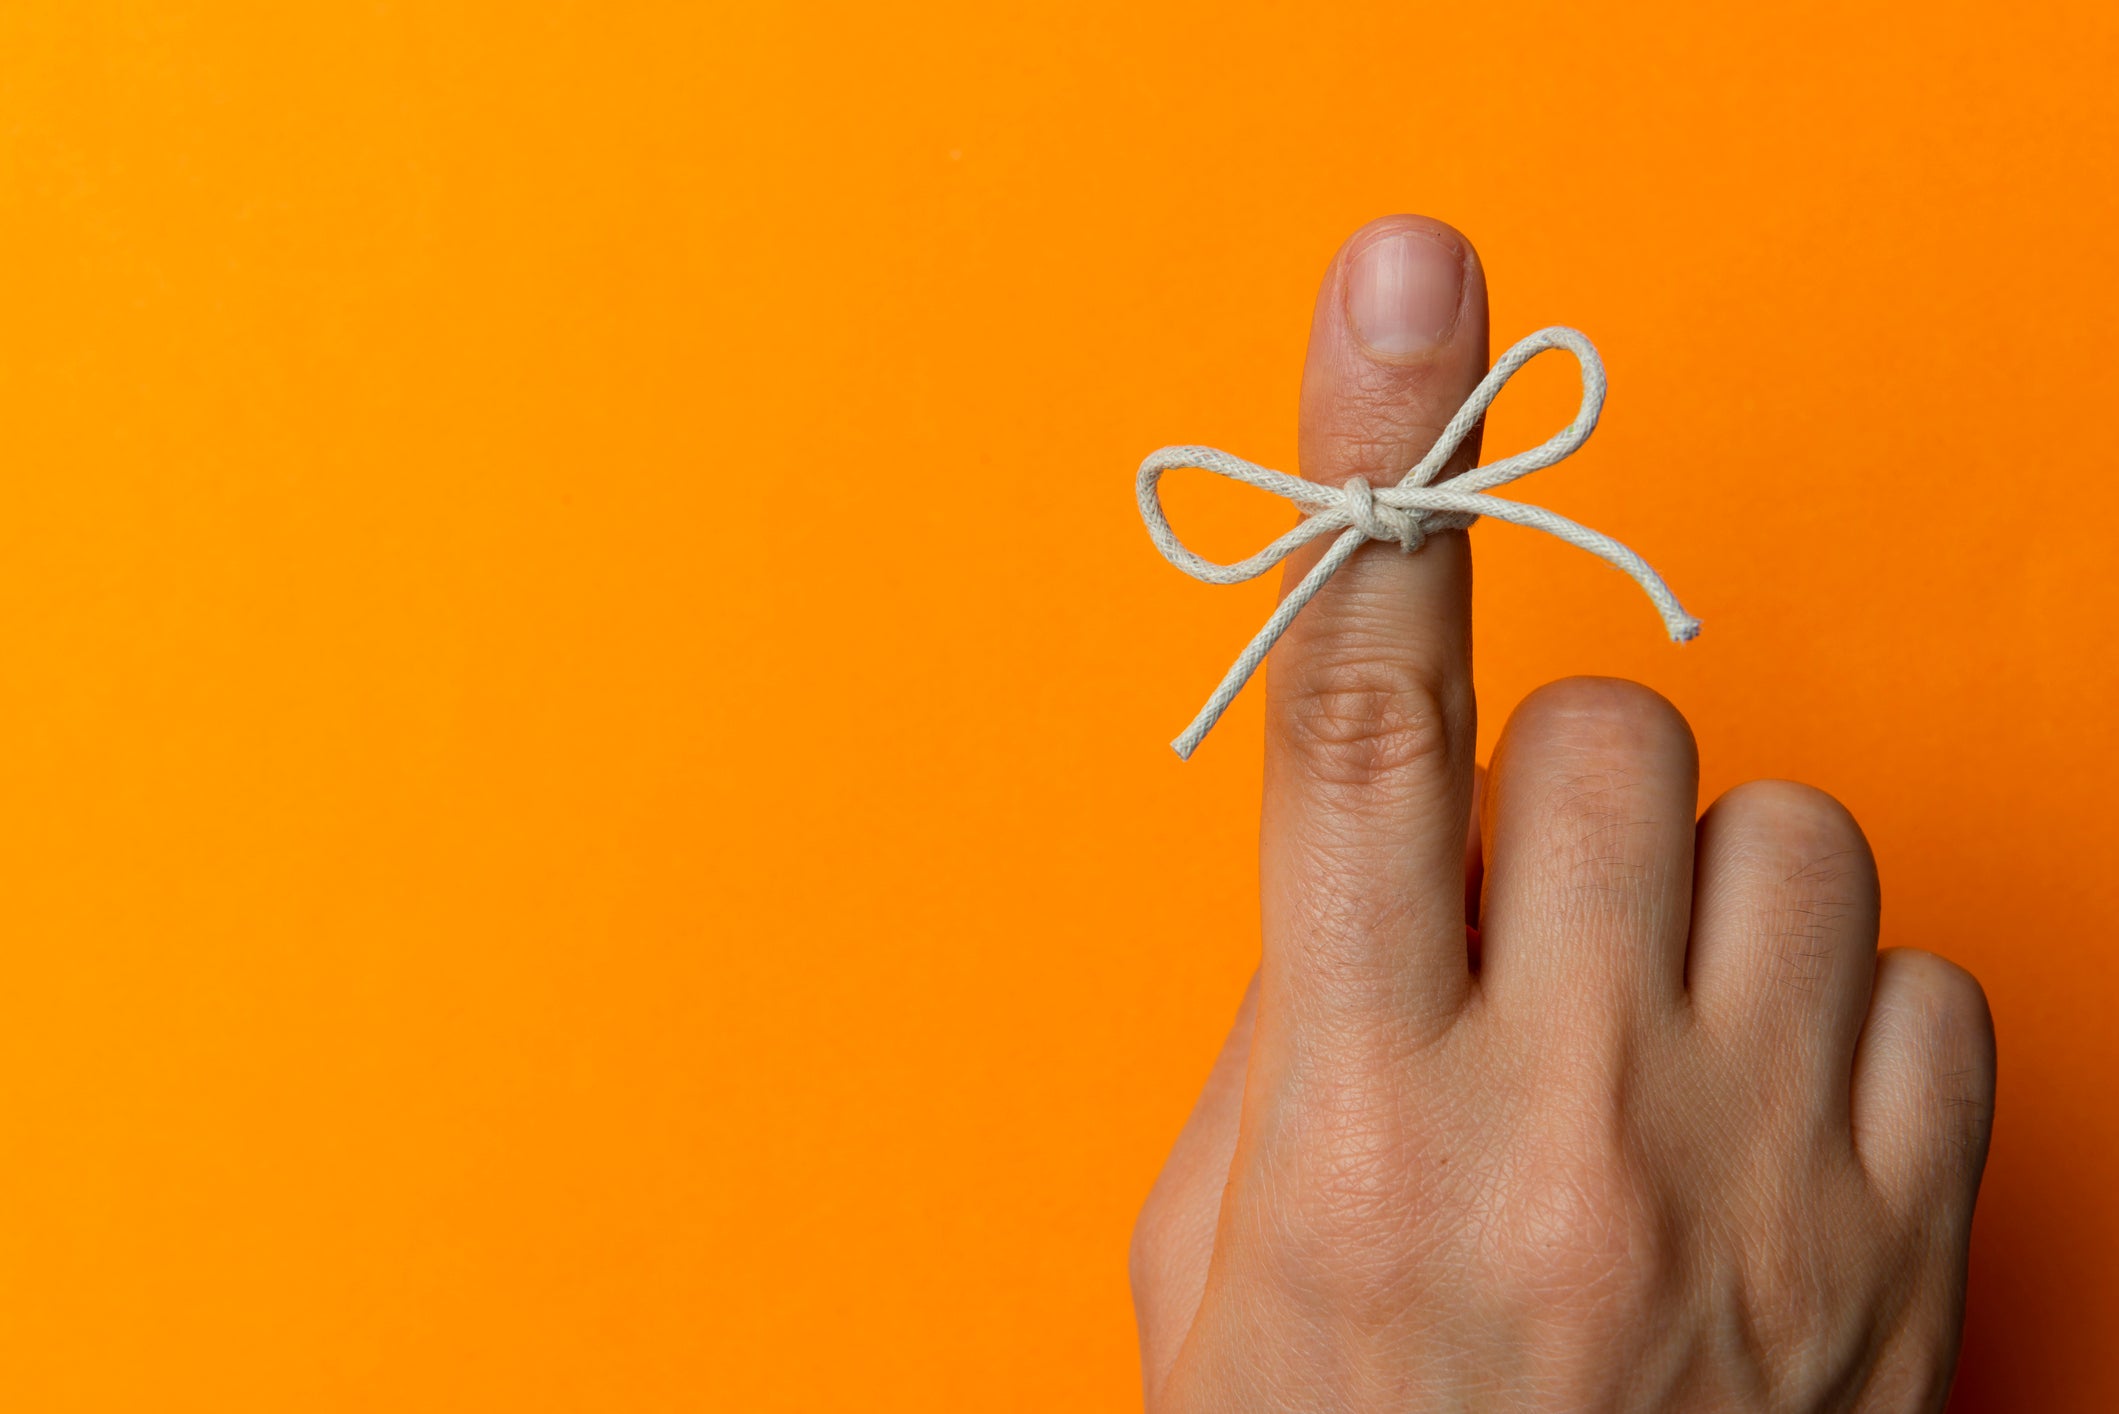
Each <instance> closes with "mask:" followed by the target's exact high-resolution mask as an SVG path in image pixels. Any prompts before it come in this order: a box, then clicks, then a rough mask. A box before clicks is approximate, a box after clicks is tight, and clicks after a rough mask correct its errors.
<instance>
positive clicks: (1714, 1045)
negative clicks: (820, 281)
mask: <svg viewBox="0 0 2119 1414" xmlns="http://www.w3.org/2000/svg"><path fill="white" fill-rule="evenodd" d="M1486 307H1487V300H1486V278H1485V273H1484V271H1483V269H1482V267H1481V265H1480V262H1479V259H1478V256H1477V254H1476V253H1475V252H1474V251H1473V249H1472V247H1471V244H1470V243H1469V242H1468V241H1466V240H1465V239H1464V237H1463V236H1461V235H1460V234H1458V233H1457V232H1456V231H1454V230H1452V229H1451V228H1449V227H1448V226H1446V225H1443V224H1442V223H1440V222H1437V221H1432V220H1427V219H1424V218H1419V217H1410V216H1398V217H1390V218H1386V219H1384V220H1381V221H1377V222H1374V223H1372V224H1371V225H1369V226H1367V227H1364V228H1363V229H1362V230H1361V231H1359V232H1357V233H1356V234H1355V235H1354V236H1353V237H1352V238H1351V239H1350V240H1349V241H1348V242H1347V244H1346V245H1345V246H1344V247H1343V248H1342V249H1341V250H1340V252H1339V254H1338V255H1337V256H1336V257H1335V258H1334V259H1333V262H1332V265H1331V267H1330V269H1329V270H1328V271H1327V272H1326V275H1325V278H1324V282H1323V285H1322V288H1321V289H1320V291H1319V295H1318V300H1317V309H1316V314H1315V317H1314V319H1313V322H1312V326H1311V332H1310V348H1309V357H1308V362H1307V365H1306V367H1305V370H1304V373H1303V383H1302V399H1301V442H1300V445H1301V458H1302V469H1303V472H1304V474H1305V475H1307V476H1309V477H1310V478H1312V479H1315V480H1318V481H1323V482H1330V483H1338V482H1342V481H1344V480H1346V479H1347V478H1348V477H1351V476H1356V475H1360V476H1365V477H1367V478H1368V479H1369V480H1370V481H1371V482H1372V483H1374V484H1379V485H1380V484H1384V483H1386V482H1388V481H1393V480H1395V479H1396V478H1397V476H1398V475H1399V474H1401V473H1402V472H1403V471H1404V469H1405V468H1406V467H1408V466H1410V465H1411V464H1412V463H1413V462H1414V461H1416V460H1417V459H1418V458H1419V457H1420V455H1421V454H1422V453H1423V452H1424V451H1425V450H1426V449H1427V448H1428V447H1429V446H1430V445H1431V444H1432V443H1433V440H1434V438H1435V435H1436V433H1437V431H1438V429H1440V428H1441V426H1442V425H1443V423H1444V422H1446V421H1447V420H1448V418H1449V416H1450V414H1451V413H1452V412H1453V411H1455V409H1456V408H1457V406H1458V405H1459V404H1460V403H1461V402H1462V401H1463V400H1464V398H1465V397H1466V395H1467V394H1469V393H1470V392H1471V390H1472V388H1473V386H1474V385H1475V384H1476V383H1477V382H1478V380H1479V378H1480V376H1481V374H1483V373H1484V372H1485V370H1486V367H1487V317H1486ZM1476 455H1477V447H1476V443H1474V445H1471V446H1468V447H1466V448H1464V449H1463V450H1462V451H1461V452H1460V453H1459V456H1458V460H1457V462H1456V463H1453V466H1452V470H1453V471H1454V470H1461V469H1462V468H1463V467H1465V466H1469V465H1471V464H1472V462H1473V460H1474V459H1475V457H1476ZM1321 549H1322V546H1321V544H1319V545H1315V546H1313V547H1311V548H1310V549H1308V550H1306V551H1304V552H1302V553H1300V554H1298V555H1297V556H1295V557H1292V558H1291V560H1290V562H1289V565H1288V567H1287V571H1286V573H1287V581H1286V582H1287V583H1288V584H1293V583H1294V582H1295V581H1296V580H1297V579H1299V578H1300V577H1301V575H1302V574H1303V573H1304V571H1305V570H1307V569H1308V568H1309V566H1310V565H1311V564H1312V563H1314V562H1315V558H1316V555H1317V554H1318V553H1320V552H1321ZM1475 737H1476V731H1475V706H1474V703H1473V697H1472V677H1471V552H1470V542H1469V540H1468V539H1467V537H1466V536H1465V535H1464V534H1463V533H1462V532H1445V533H1438V534H1435V535H1432V536H1430V537H1429V539H1428V541H1427V543H1426V545H1425V546H1424V547H1423V548H1422V549H1421V550H1420V551H1419V552H1418V553H1416V554H1411V555H1408V554H1405V553H1403V552H1402V551H1399V550H1397V549H1396V548H1393V547H1388V546H1383V545H1370V546H1367V547H1365V548H1364V549H1363V550H1362V551H1361V552H1360V553H1359V554H1357V555H1356V556H1355V557H1354V559H1353V560H1352V561H1351V562H1349V563H1348V564H1347V565H1346V566H1345V568H1344V569H1342V570H1341V571H1340V573H1339V574H1338V575H1337V576H1336V577H1335V578H1334V579H1333V580H1332V581H1331V583H1330V584H1329V585H1327V586H1326V588H1325V589H1324V591H1323V592H1322V593H1320V594H1319V595H1318V596H1317V598H1316V599H1315V600H1314V601H1313V602H1312V603H1311V604H1310V605H1309V606H1308V608H1306V609H1305V610H1304V611H1303V613H1302V614H1301V615H1300V616H1298V617H1297V619H1296V620H1295V623H1294V625H1293V627H1291V628H1290V629H1289V631H1288V633H1287V634H1286V636H1285V637H1283V638H1282V640H1281V641H1280V643H1279V645H1278V647H1276V648H1275V650H1274V652H1273V655H1272V659H1271V665H1270V673H1269V678H1268V684H1267V727H1266V784H1265V795H1264V804H1263V809H1262V819H1261V824H1260V851H1261V871H1260V872H1261V879H1262V894H1263V899H1262V902H1263V908H1262V920H1263V955H1262V959H1261V962H1260V966H1259V969H1258V975H1257V977H1256V978H1255V979H1254V980H1253V982H1252V985H1251V988H1250V991H1249V993H1248V994H1247V995H1246V997H1245V999H1244V1002H1243V1005H1242V1007H1241V1009H1240V1010H1239V1013H1238V1015H1237V1018H1236V1023H1235V1026H1234V1028H1233V1029H1232V1031H1231V1032H1230V1035H1229V1039H1228V1042H1227V1044H1226V1045H1225V1047H1224V1048H1223V1050H1222V1053H1221V1055H1220V1057H1219V1059H1217V1060H1216V1062H1215V1064H1214V1067H1213V1070H1212V1073H1211V1075H1210V1076H1209V1078H1208V1080H1207V1083H1206V1087H1205V1090H1204V1093H1203V1094H1202V1095H1201V1096H1200V1099H1199V1103H1198V1105H1197V1107H1196V1108H1195V1110H1194V1111H1193V1114H1192V1116H1191V1118H1190V1120H1189V1121H1188V1122H1187V1124H1186V1126H1185V1128H1184V1131H1183V1133H1182V1134H1181V1135H1180V1136H1179V1138H1178V1140H1177V1144H1176V1146H1175V1148H1174V1150H1173V1152H1172V1153H1171V1155H1170V1158H1169V1161H1168V1163H1167V1165H1166V1166H1165V1168H1164V1170H1163V1172H1162V1174H1161V1176H1160V1177H1159V1178H1158V1180H1157V1181H1156V1185H1155V1188H1154V1190H1153V1192H1152V1193H1151V1195H1150V1196H1149V1198H1148V1201H1147V1204H1146V1206H1145V1208H1144V1209H1143V1211H1142V1213H1141V1216H1140V1221H1139V1224H1138V1226H1137V1228H1136V1231H1135V1234H1134V1241H1133V1251H1132V1276H1133V1289H1134V1297H1135V1305H1136V1308H1137V1311H1138V1314H1139V1321H1140V1341H1141V1364H1142V1370H1143V1379H1144V1383H1145V1385H1146V1390H1147V1402H1148V1407H1149V1409H1150V1410H1151V1411H1157V1414H1163V1412H1164V1411H1179V1410H1213V1411H1248V1410H1318V1411H1325V1410H1329V1411H1333V1414H1352V1411H1365V1410H1384V1409H1388V1410H1392V1411H1429V1410H1511V1411H1514V1410H1523V1411H1530V1410H1537V1411H1546V1410H1555V1411H1556V1410H1568V1411H1577V1410H1580V1411H1590V1410H1644V1411H1645V1410H1654V1411H1678V1410H1787V1411H1811V1410H1877V1411H1884V1410H1889V1411H1899V1410H1928V1409H1936V1408H1939V1407H1940V1406H1941V1405H1942V1403H1943V1400H1944V1398H1945V1396H1946V1394H1947V1391H1948V1388H1949V1382H1950V1373H1951V1370H1952V1367H1953V1366H1954V1364H1955V1361H1956V1355H1957V1345H1958V1331H1959V1327H1960V1324H1961V1321H1962V1312H1963V1298H1964V1281H1965V1262H1966V1252H1967V1247H1968V1244H1969V1241H1970V1231H1971V1220H1972V1206H1973V1201H1974V1198H1975V1197H1976V1195H1977V1192H1978V1187H1979V1176H1980V1171H1981V1169H1982V1167H1983V1166H1984V1164H1985V1161H1986V1150H1987V1137H1988V1132H1989V1128H1990V1124H1991V1117H1992V1111H1993V1096H1994V1040H1993V1027H1992V1023H1991V1020H1990V1018H1989V1015H1988V1011H1987V1005H1986V999H1985V997H1984V996H1983V994H1982V993H1981V991H1980V988H1979V984H1978V983H1977V982H1976V981H1974V980H1973V978H1972V977H1971V976H1970V974H1968V973H1966V972H1964V971H1963V970H1961V969H1960V968H1958V967H1956V966H1954V965H1952V964H1951V963H1948V962H1946V961H1944V960H1942V959H1941V958H1938V957H1935V956H1933V955H1932V954H1929V953H1925V952H1920V951H1916V950H1913V949H1910V948H1894V949H1890V950H1887V951H1884V952H1882V953H1879V952H1878V951H1877V946H1876V941H1877V907H1878V889H1877V876H1876V866H1875V861H1874V859H1873V858H1872V856H1871V854H1870V852H1869V847H1868V844H1867V842H1866V841H1865V840H1864V839H1863V837H1862V833H1861V830H1860V828H1859V827H1858V826H1857V825H1856V824H1855V822H1854V819H1853V817H1852V816H1850V815H1849V814H1848V813H1847V811H1846V810H1845V809H1843V808H1842V807H1841V806H1840V805H1839V804H1837V803H1836V802H1835V801H1834V800H1833V799H1832V798H1831V797H1830V796H1828V795H1826V794H1824V793H1823V792H1821V791H1818V790H1814V789H1812V788H1810V787H1808V786H1803V785H1797V784H1793V783H1790V782H1780V781H1763V782H1753V783H1751V784H1749V785H1745V786H1740V787H1738V788H1737V789H1735V790H1732V791H1730V792H1729V793H1728V794H1726V795H1724V796H1722V797H1721V798H1720V799H1719V800H1717V801H1716V802H1714V804H1713V805H1712V806H1711V807H1710V808H1709V809H1708V810H1707V811H1706V813H1705V814H1704V815H1700V814H1699V813H1698V797H1697V790H1698V759H1697V754H1696V752H1695V749H1694V745H1693V739H1692V734H1691V731H1690V729H1689V728H1688V727H1687V725H1686V723H1685V720H1684V718H1683V717H1681V716H1680V715H1679V714H1678V712H1677V710H1676V709H1675V708H1674V707H1672V706H1671V705H1670V704H1669V703H1668V702H1666V701H1665V700H1663V699H1662V698H1661V697H1659V696H1657V695H1656V694H1655V693H1653V692H1651V691H1649V690H1648V689H1646V688H1644V687H1640V686H1638V685H1636V684H1633V683H1627V682H1620V681H1616V680H1610V679H1573V680H1569V681H1565V682H1560V683H1555V684H1553V685H1551V686H1549V687H1546V688H1544V689H1542V690H1540V691H1539V692H1537V693H1535V694H1533V695H1532V696H1531V697H1530V698H1529V699H1528V700H1527V701H1525V702H1524V703H1523V705H1522V706H1521V707H1519V708H1518V709H1517V710H1516V712H1515V714H1514V716H1513V717H1511V718H1510V719H1509V722H1508V725H1507V727H1506V729H1505V731H1504V732H1503V734H1502V738H1501V742H1500V745H1499V746H1498V748H1497V749H1496V751H1495V753H1494V757H1493V761H1492V764H1491V769H1490V771H1489V772H1487V773H1483V774H1482V773H1480V772H1479V771H1477V770H1476V769H1475V766H1474V761H1473V745H1474V740H1475ZM1224 745H1226V743H1224ZM1467 822H1470V828H1467Z"/></svg>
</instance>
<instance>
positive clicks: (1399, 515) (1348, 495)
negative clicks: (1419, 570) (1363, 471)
mask: <svg viewBox="0 0 2119 1414" xmlns="http://www.w3.org/2000/svg"><path fill="white" fill-rule="evenodd" d="M1339 498H1340V499H1341V500H1342V501H1344V502H1345V503H1346V514H1347V520H1348V521H1349V522H1350V523H1351V525H1352V527H1353V529H1355V530H1358V531H1360V532H1361V534H1362V537H1363V538H1364V539H1368V540H1395V541H1397V542H1398V548H1399V549H1401V550H1403V551H1405V553H1406V554H1408V555H1410V554H1411V553H1413V551H1415V550H1417V549H1419V548H1420V547H1421V546H1422V545H1424V544H1426V543H1427V531H1426V530H1425V529H1424V528H1423V526H1422V521H1423V519H1424V518H1423V517H1422V516H1421V514H1420V512H1418V511H1401V510H1399V509H1398V508H1397V507H1396V506H1392V505H1386V504H1383V503H1382V502H1379V501H1378V500H1377V499H1376V493H1375V490H1374V488H1372V487H1371V486H1370V485H1369V484H1368V482H1367V481H1366V480H1364V479H1363V478H1361V477H1359V476H1356V477H1354V478H1352V479H1351V480H1349V481H1348V482H1347V483H1346V484H1345V485H1343V486H1341V487H1340V488H1339Z"/></svg>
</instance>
